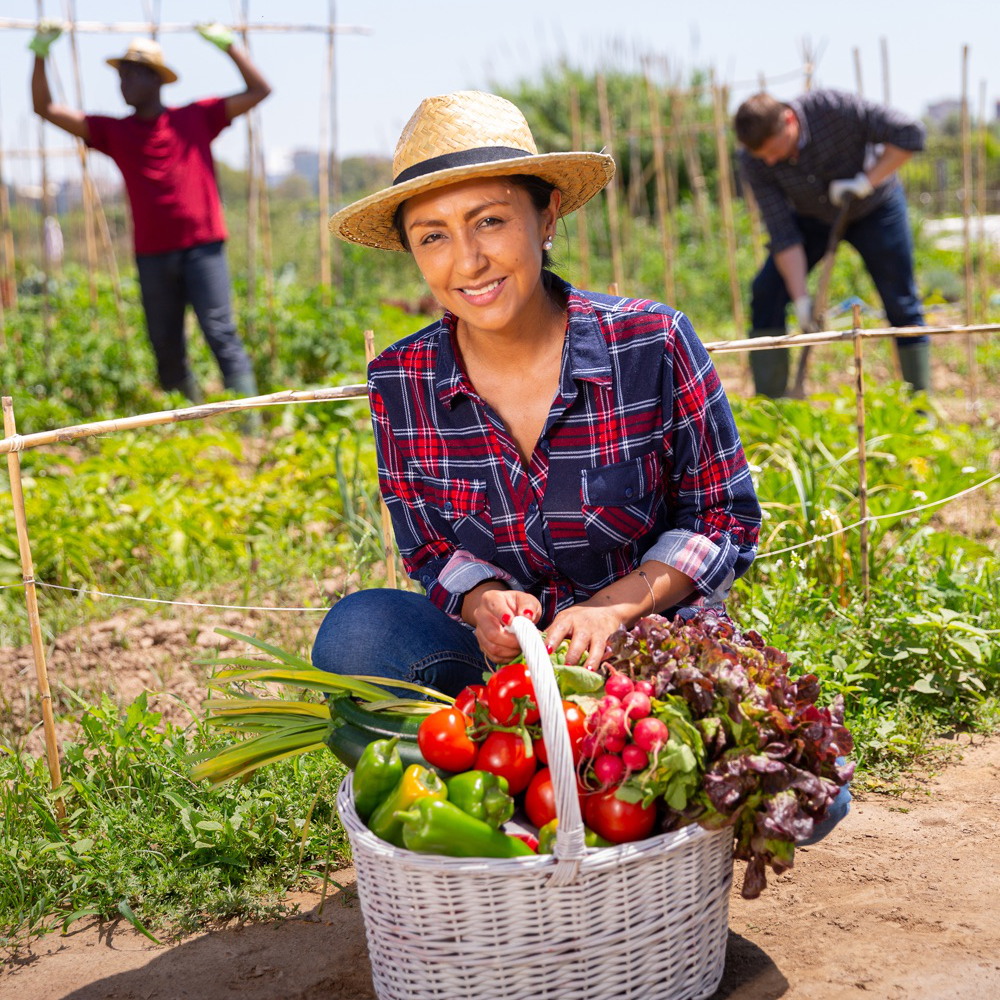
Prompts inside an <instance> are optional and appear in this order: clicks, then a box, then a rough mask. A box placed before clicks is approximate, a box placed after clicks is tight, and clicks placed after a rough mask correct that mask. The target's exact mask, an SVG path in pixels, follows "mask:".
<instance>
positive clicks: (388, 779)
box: [353, 736, 403, 821]
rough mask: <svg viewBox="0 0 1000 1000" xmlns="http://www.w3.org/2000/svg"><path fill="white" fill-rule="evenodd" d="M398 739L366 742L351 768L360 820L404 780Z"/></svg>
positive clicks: (371, 811)
mask: <svg viewBox="0 0 1000 1000" xmlns="http://www.w3.org/2000/svg"><path fill="white" fill-rule="evenodd" d="M398 742H399V738H398V737H396V736H394V737H393V738H392V739H389V740H375V742H374V743H369V744H368V746H366V747H365V749H364V752H363V753H362V754H361V759H360V760H359V761H358V763H357V765H356V766H355V768H354V784H353V788H354V808H355V809H356V810H357V813H358V816H360V817H361V819H362V820H363V821H367V820H368V817H369V816H371V814H372V813H373V812H374V811H375V809H376V807H378V806H379V805H381V804H382V802H383V801H384V800H385V799H386V798H388V796H389V793H390V792H391V791H393V789H395V787H396V786H397V785H398V784H399V782H400V781H401V780H402V777H403V761H402V759H401V758H400V756H399V750H398V749H397V747H396V744H397V743H398Z"/></svg>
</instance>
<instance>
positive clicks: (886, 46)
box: [881, 37, 889, 104]
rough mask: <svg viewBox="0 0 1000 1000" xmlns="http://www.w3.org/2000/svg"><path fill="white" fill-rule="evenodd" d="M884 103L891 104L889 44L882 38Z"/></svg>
mask: <svg viewBox="0 0 1000 1000" xmlns="http://www.w3.org/2000/svg"><path fill="white" fill-rule="evenodd" d="M881 46H882V103H883V104H888V103H889V43H888V42H887V41H886V40H885V38H884V37H883V38H882V42H881Z"/></svg>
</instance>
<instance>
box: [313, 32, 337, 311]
mask: <svg viewBox="0 0 1000 1000" xmlns="http://www.w3.org/2000/svg"><path fill="white" fill-rule="evenodd" d="M332 91H333V33H332V32H331V33H330V34H328V35H327V37H326V72H325V73H324V74H323V87H322V89H321V92H320V102H319V153H318V158H317V160H318V162H317V166H318V168H319V177H318V183H319V285H320V289H321V295H322V302H323V305H324V306H328V305H329V304H330V301H331V297H330V289H331V286H332V284H333V281H332V277H331V269H330V227H329V219H330V149H329V143H330V139H329V136H328V134H327V133H328V129H329V122H330V103H331V101H332Z"/></svg>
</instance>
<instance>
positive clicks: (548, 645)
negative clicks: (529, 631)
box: [545, 642, 552, 656]
mask: <svg viewBox="0 0 1000 1000" xmlns="http://www.w3.org/2000/svg"><path fill="white" fill-rule="evenodd" d="M545 652H546V653H548V654H549V656H551V655H552V644H551V643H548V642H547V643H545Z"/></svg>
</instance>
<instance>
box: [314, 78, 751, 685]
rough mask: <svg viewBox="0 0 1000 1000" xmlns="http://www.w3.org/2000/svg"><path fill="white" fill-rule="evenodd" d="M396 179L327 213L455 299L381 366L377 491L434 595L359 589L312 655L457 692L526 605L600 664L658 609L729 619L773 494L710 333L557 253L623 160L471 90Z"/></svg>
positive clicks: (406, 144) (506, 656)
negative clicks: (562, 138) (537, 136)
mask: <svg viewBox="0 0 1000 1000" xmlns="http://www.w3.org/2000/svg"><path fill="white" fill-rule="evenodd" d="M393 174H394V177H395V181H394V183H393V186H392V187H391V188H388V189H386V190H384V191H380V192H379V193H377V194H374V195H371V196H370V197H367V198H364V199H362V200H361V201H359V202H356V203H355V204H353V205H351V206H349V207H347V208H345V209H343V210H342V211H340V212H338V213H337V214H336V215H335V216H334V217H333V218H332V219H331V220H330V228H331V230H332V231H333V232H335V233H336V234H337V235H338V236H340V237H342V238H343V239H346V240H351V241H353V242H356V243H362V244H365V245H368V246H372V247H377V248H380V249H385V250H397V251H398V250H404V251H408V252H409V253H411V254H412V256H413V259H414V261H415V262H416V264H417V267H418V268H419V269H420V272H421V274H422V275H423V277H424V280H425V281H426V282H427V285H428V287H429V289H430V291H431V292H432V293H433V294H434V296H435V298H436V299H437V300H438V302H439V303H440V304H441V305H442V306H443V307H444V309H445V310H446V311H445V313H444V316H443V317H442V318H441V319H440V320H439V321H438V322H436V323H433V324H432V325H431V326H429V327H426V328H425V329H423V330H421V331H419V332H417V333H415V334H413V335H411V336H410V337H408V338H405V339H404V340H401V341H399V342H398V343H396V344H394V345H393V346H392V347H390V348H388V349H387V350H386V351H384V352H383V353H382V354H381V355H380V356H379V357H378V358H377V359H376V360H375V361H373V362H372V364H371V365H370V366H369V369H368V376H369V395H370V401H371V409H372V421H373V424H374V429H375V439H376V445H377V449H378V465H379V484H380V487H381V490H382V495H383V496H384V498H385V500H386V503H387V504H388V506H389V510H390V512H391V514H392V522H393V528H394V531H395V535H396V542H397V544H398V546H399V550H400V553H401V555H402V557H403V561H404V564H405V566H406V570H407V572H408V573H409V574H410V576H411V577H412V578H413V579H414V580H416V581H418V582H419V583H420V584H421V585H422V586H423V588H424V590H425V592H426V596H423V595H420V594H415V593H410V592H405V591H395V590H367V591H361V592H358V593H355V594H352V595H350V596H348V597H345V598H343V599H342V600H340V601H339V602H338V603H337V604H336V605H335V606H334V608H333V609H332V610H331V611H330V612H329V614H328V615H327V617H326V619H325V620H324V622H323V625H322V626H321V628H320V631H319V634H318V636H317V638H316V643H315V646H314V649H313V662H314V663H315V664H316V665H317V666H318V667H321V668H323V669H325V670H331V671H336V672H342V673H358V674H370V675H378V676H382V677H386V678H396V679H405V680H409V681H415V682H418V683H422V684H426V685H430V686H433V687H435V688H438V689H439V690H441V691H444V692H447V693H450V694H455V693H457V692H458V691H459V690H460V689H461V688H462V687H464V686H465V685H466V684H469V683H473V682H477V681H479V680H480V679H481V676H482V672H483V669H484V667H487V666H489V665H491V664H497V663H503V662H506V661H508V660H510V659H512V658H513V657H515V656H516V655H517V654H518V653H519V648H518V646H517V642H516V640H515V639H514V637H513V636H512V635H511V634H510V633H509V632H507V631H506V630H505V625H506V624H507V623H508V622H510V620H511V618H512V616H514V615H522V614H523V615H527V616H528V617H530V618H531V619H532V621H534V622H535V623H536V624H537V625H538V626H539V627H540V628H542V629H544V630H546V634H547V640H548V642H549V643H550V645H552V646H553V647H554V646H556V645H557V644H559V643H560V642H561V641H562V640H564V639H566V640H568V641H569V648H568V652H567V660H568V661H569V662H579V661H580V660H581V659H584V660H585V663H586V665H587V666H588V667H596V666H597V664H598V663H599V662H600V661H601V659H602V657H603V654H604V650H605V645H606V642H607V639H608V637H609V636H610V635H611V634H612V633H613V632H614V631H615V630H616V629H618V628H619V627H620V626H621V625H625V626H626V627H631V625H633V624H634V623H635V622H636V621H637V620H638V619H639V618H641V617H642V616H644V615H648V614H650V613H651V612H654V611H656V612H660V613H662V614H666V615H674V614H677V613H680V614H683V615H691V614H693V613H694V612H695V611H697V610H700V609H704V608H712V609H715V610H716V611H718V612H720V613H724V604H723V602H724V600H725V597H726V595H727V594H728V592H729V588H730V587H731V585H732V582H733V580H734V579H735V578H736V577H737V576H740V575H741V574H742V573H744V572H746V570H747V569H748V568H749V566H750V564H751V562H752V561H753V557H754V552H755V549H756V543H757V535H758V530H759V527H760V508H759V506H758V504H757V499H756V496H755V494H754V489H753V484H752V482H751V478H750V472H749V469H748V467H747V463H746V458H745V456H744V453H743V447H742V445H741V443H740V439H739V435H738V433H737V431H736V426H735V424H734V422H733V418H732V414H731V412H730V408H729V404H728V402H727V400H726V397H725V393H724V392H723V389H722V386H721V384H720V382H719V379H718V376H717V375H716V372H715V369H714V367H713V365H712V363H711V361H710V360H709V357H708V355H707V353H706V352H705V349H704V347H703V346H702V345H701V343H700V342H699V340H698V339H697V337H696V336H695V334H694V331H693V329H692V327H691V324H690V322H689V321H688V319H687V318H686V317H685V316H684V315H683V314H682V313H680V312H676V311H674V310H673V309H671V308H669V307H667V306H664V305H660V304H658V303H655V302H649V301H644V300H636V299H625V298H617V297H611V296H607V295H600V294H595V293H592V292H582V291H578V290H577V289H575V288H573V287H571V286H570V285H569V284H567V283H566V282H564V281H563V280H561V279H560V278H558V277H557V276H556V275H554V274H553V273H552V272H551V271H549V270H548V264H549V259H548V250H549V249H550V248H551V247H552V241H553V238H554V237H555V234H556V226H557V221H558V219H559V218H560V217H561V216H563V215H566V214H567V213H569V212H571V211H573V210H575V209H576V208H579V207H580V206H581V205H583V204H584V203H585V202H586V201H588V200H589V199H590V198H592V197H593V196H594V195H595V194H597V193H598V192H599V191H600V190H601V189H602V188H603V187H604V186H605V185H606V184H607V183H608V181H609V180H610V179H611V178H612V176H613V175H614V162H613V161H612V159H611V158H610V157H609V156H605V155H602V154H599V153H585V152H577V153H550V154H543V155H539V154H538V153H537V151H536V147H535V143H534V140H533V138H532V136H531V132H530V130H529V129H528V126H527V123H526V122H525V120H524V118H523V116H522V115H521V113H520V111H518V109H517V108H516V107H514V105H512V104H510V103H509V102H508V101H505V100H503V99H502V98H499V97H496V96H494V95H491V94H483V93H478V92H472V91H465V92H458V93H454V94H449V95H445V96H442V97H433V98H428V99H427V100H425V101H423V102H422V103H421V105H420V107H419V108H418V109H417V110H416V112H415V113H414V115H413V117H412V118H411V119H410V121H409V122H408V123H407V125H406V127H405V129H404V130H403V134H402V136H401V138H400V140H399V144H398V145H397V147H396V154H395V158H394V162H393ZM487 661H488V662H487Z"/></svg>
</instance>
